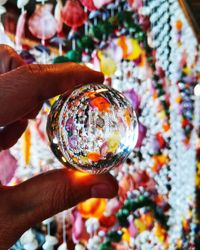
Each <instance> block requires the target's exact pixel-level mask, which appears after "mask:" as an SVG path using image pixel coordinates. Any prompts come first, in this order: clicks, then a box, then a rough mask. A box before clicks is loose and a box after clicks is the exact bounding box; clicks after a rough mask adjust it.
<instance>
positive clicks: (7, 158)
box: [0, 150, 17, 185]
mask: <svg viewBox="0 0 200 250" xmlns="http://www.w3.org/2000/svg"><path fill="white" fill-rule="evenodd" d="M16 169H17V160H16V159H15V157H14V156H12V155H11V153H10V152H9V150H5V151H2V152H0V184H1V185H7V184H8V183H9V182H10V181H11V179H12V178H13V177H14V174H15V171H16Z"/></svg>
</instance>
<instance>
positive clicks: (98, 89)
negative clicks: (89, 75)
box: [47, 84, 138, 174]
mask: <svg viewBox="0 0 200 250" xmlns="http://www.w3.org/2000/svg"><path fill="white" fill-rule="evenodd" d="M47 134H48V137H49V141H50V147H51V149H52V151H53V153H54V154H55V156H56V157H57V158H58V159H59V160H60V161H61V162H62V163H63V164H64V165H66V166H71V167H74V168H76V169H78V170H80V171H83V172H88V173H91V174H102V173H105V172H107V171H109V170H110V169H112V168H113V167H115V166H118V165H119V164H120V163H122V162H123V161H124V160H125V159H126V158H127V157H128V155H129V154H130V153H131V152H132V151H133V149H134V147H135V145H136V143H137V138H138V122H137V117H136V114H135V111H134V110H133V108H132V106H131V104H130V102H129V101H128V100H127V99H126V97H125V96H123V95H122V94H121V93H120V92H119V91H117V90H115V89H113V88H110V87H108V86H105V85H93V84H90V85H84V86H82V87H80V88H77V89H75V90H74V91H73V92H72V93H71V94H70V95H69V96H67V95H66V94H65V95H62V96H60V97H59V99H58V100H57V101H56V102H55V103H54V105H53V106H52V109H51V112H50V113H49V116H48V121H47Z"/></svg>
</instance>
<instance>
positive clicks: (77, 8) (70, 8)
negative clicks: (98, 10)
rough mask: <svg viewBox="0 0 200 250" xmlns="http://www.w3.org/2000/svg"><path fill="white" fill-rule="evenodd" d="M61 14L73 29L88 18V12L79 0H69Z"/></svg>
mask: <svg viewBox="0 0 200 250" xmlns="http://www.w3.org/2000/svg"><path fill="white" fill-rule="evenodd" d="M61 15H62V20H63V22H64V23H65V24H66V25H68V26H69V27H72V28H73V29H77V28H78V27H80V26H81V25H83V24H84V23H85V21H86V19H87V14H86V13H85V12H84V9H83V8H82V6H81V5H80V3H79V1H78V0H67V2H66V4H65V6H64V8H63V9H62V11H61Z"/></svg>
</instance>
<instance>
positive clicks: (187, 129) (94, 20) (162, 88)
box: [0, 0, 200, 250]
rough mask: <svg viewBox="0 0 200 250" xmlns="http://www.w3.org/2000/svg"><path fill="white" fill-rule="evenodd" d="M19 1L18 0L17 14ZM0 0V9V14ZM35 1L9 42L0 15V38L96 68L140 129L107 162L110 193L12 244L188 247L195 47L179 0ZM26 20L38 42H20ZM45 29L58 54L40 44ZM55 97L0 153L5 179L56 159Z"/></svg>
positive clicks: (191, 243) (198, 227)
mask: <svg viewBox="0 0 200 250" xmlns="http://www.w3.org/2000/svg"><path fill="white" fill-rule="evenodd" d="M22 2H23V1H22ZM26 2H27V1H24V2H23V3H21V2H20V1H19V3H18V7H19V8H21V9H22V13H24V12H23V11H24V6H25V8H26ZM3 4H4V1H3V3H1V1H0V11H1V10H2V11H1V12H0V14H1V13H2V15H7V13H4V12H5V11H4V12H3V10H4V5H3ZM35 4H37V7H36V9H35V12H34V13H33V14H32V15H31V17H29V18H27V17H26V18H25V16H20V18H21V21H20V20H19V21H20V22H18V30H17V31H18V32H17V36H16V38H17V39H16V40H15V41H16V43H14V42H12V41H11V40H10V39H8V36H7V34H6V33H5V31H4V29H3V25H2V24H1V23H0V25H1V26H0V32H1V33H2V34H3V36H1V35H0V39H2V37H3V39H4V40H3V41H4V43H12V44H13V46H15V47H16V49H17V50H18V51H19V53H20V54H21V56H22V58H24V60H25V61H26V62H27V63H43V62H45V63H46V62H47V63H63V62H77V63H85V64H86V65H87V66H88V67H91V68H93V69H96V70H101V71H102V72H103V73H104V74H105V85H107V86H110V87H113V88H115V89H117V90H119V91H120V92H122V93H123V94H124V95H125V96H126V97H127V98H128V99H129V101H130V103H131V104H132V106H133V109H134V110H135V111H136V115H137V117H138V127H139V136H138V140H137V143H136V147H135V149H134V150H133V152H132V153H131V154H130V156H129V157H128V159H127V160H126V162H125V163H123V164H121V165H120V166H118V168H115V169H113V170H111V173H112V174H113V175H114V176H115V177H116V178H117V180H118V182H119V186H120V189H119V194H118V197H116V198H114V199H112V200H105V199H90V200H88V201H85V202H83V203H81V204H79V205H78V206H77V207H75V208H73V209H71V210H69V211H65V212H63V213H62V214H58V215H56V216H54V217H53V218H51V219H49V221H45V222H43V223H42V224H41V226H40V228H39V229H38V227H37V228H33V229H31V230H30V231H28V232H26V233H25V235H23V236H22V237H21V239H20V240H19V241H18V242H17V243H16V244H15V246H13V248H11V249H40V248H41V246H42V247H43V249H53V247H55V246H56V247H57V249H70V250H71V249H76V250H84V249H88V250H112V249H116V250H119V249H120V250H122V249H124V250H128V249H130V250H140V249H147V250H148V249H149V250H150V249H154V250H167V249H169V250H174V249H187V250H193V249H197V247H199V245H200V242H199V236H198V235H199V233H200V224H199V221H200V220H199V214H198V211H200V210H199V207H198V206H199V202H197V201H198V200H199V197H200V195H199V194H200V174H199V167H200V142H199V141H200V132H199V131H200V110H199V107H200V99H199V95H198V92H199V91H198V89H199V88H198V86H199V82H200V51H199V46H198V42H197V39H196V37H195V35H194V33H193V30H192V28H191V27H190V25H189V23H188V21H187V19H186V18H185V16H184V13H183V11H182V9H181V7H180V5H179V3H178V0H168V1H165V0H156V1H155V0H137V1H133V0H128V1H127V0H115V1H110V0H104V1H95V0H90V1H84V0H81V1H79V0H67V1H64V5H62V3H61V2H60V1H59V0H58V1H56V7H55V6H54V7H55V11H54V12H53V9H52V7H50V5H49V3H46V1H41V3H39V5H38V1H36V2H35ZM2 6H3V8H2ZM69 10H70V11H69ZM3 13H4V14H3ZM41 13H44V14H41ZM53 13H54V15H53ZM21 15H23V14H21ZM46 20H49V21H47V22H46ZM41 22H42V24H41ZM20 23H21V24H20ZM27 23H28V24H29V29H30V31H31V32H32V34H33V35H34V36H36V37H38V38H39V39H41V40H42V45H41V44H38V45H37V46H34V47H31V46H29V45H27V44H26V40H24V39H23V37H24V35H25V32H23V31H24V30H23V27H25V26H26V25H25V24H27ZM50 23H51V25H50ZM35 24H36V25H35ZM38 24H39V25H38ZM40 24H41V25H40ZM44 24H45V25H44ZM48 24H49V25H48ZM23 25H24V26H23ZM66 26H68V28H66ZM20 29H21V30H20ZM1 33H0V34H1ZM50 38H51V40H50V41H49V42H50V43H54V44H56V46H58V48H59V54H56V53H55V52H53V51H52V50H51V48H50V47H49V46H46V44H47V43H46V42H45V41H44V40H49V39H50ZM64 44H67V46H68V47H69V49H68V50H65V48H63V45H64ZM55 100H56V98H55V99H51V100H48V101H47V102H46V103H45V105H44V107H43V109H42V111H41V112H40V114H39V115H38V117H37V118H36V120H35V121H32V122H31V123H30V125H29V128H28V130H27V131H26V132H25V134H24V135H23V137H22V139H21V140H20V141H19V142H18V143H17V144H16V145H15V146H14V147H13V148H11V149H10V151H7V152H4V153H3V155H0V171H1V173H4V180H3V181H4V183H8V182H9V185H15V184H17V183H19V182H22V181H24V180H26V179H27V178H31V177H32V176H33V175H36V174H39V173H41V172H44V171H48V170H49V169H54V168H60V167H62V166H61V163H59V162H58V161H57V160H56V159H55V157H54V156H53V154H52V152H51V150H50V149H49V147H48V139H47V135H46V133H45V127H46V122H47V115H48V112H49V111H50V108H51V106H52V104H53V103H54V101H55ZM40 152H43V153H42V155H41V154H40ZM16 159H17V160H16ZM9 161H11V162H12V167H10V168H9V169H8V170H9V173H6V170H5V169H6V166H7V164H8V162H9ZM16 161H17V162H16ZM30 246H31V248H30Z"/></svg>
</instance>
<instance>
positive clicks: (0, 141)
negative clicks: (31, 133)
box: [0, 45, 118, 250]
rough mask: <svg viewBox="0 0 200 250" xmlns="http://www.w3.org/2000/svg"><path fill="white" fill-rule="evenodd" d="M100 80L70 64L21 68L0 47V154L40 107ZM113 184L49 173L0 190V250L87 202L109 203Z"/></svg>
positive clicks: (68, 173)
mask: <svg viewBox="0 0 200 250" xmlns="http://www.w3.org/2000/svg"><path fill="white" fill-rule="evenodd" d="M102 81H103V75H102V74H101V73H98V72H95V71H92V70H90V69H89V68H87V67H85V66H81V65H78V64H74V63H66V64H59V65H25V64H24V62H23V60H22V59H21V58H20V57H19V56H18V55H17V54H16V52H15V51H14V50H13V49H11V48H10V47H8V46H3V45H0V107H1V108H0V126H2V127H4V128H3V129H2V130H0V150H4V149H7V148H9V147H11V146H12V145H14V144H15V143H16V142H17V140H18V139H19V137H20V136H21V135H22V133H23V132H24V131H25V129H26V127H27V124H28V119H33V118H35V117H36V115H37V113H38V112H39V110H40V109H41V107H42V104H43V102H44V101H45V100H46V99H48V98H50V97H53V96H56V95H58V94H61V93H63V92H66V91H71V90H73V89H74V88H75V87H76V86H77V85H80V84H87V83H101V82H102ZM117 190H118V185H117V182H116V180H115V179H114V178H113V177H112V176H111V175H110V174H103V175H97V176H96V175H87V174H82V173H78V172H76V171H73V170H70V169H67V168H65V169H60V170H53V171H49V172H47V173H44V174H42V175H39V176H36V177H34V178H32V179H30V180H28V181H25V182H24V183H22V184H20V185H18V186H15V187H4V186H0V249H1V250H6V249H8V248H9V247H11V246H12V245H13V244H14V243H15V241H16V240H17V239H18V238H19V237H20V236H21V234H22V233H23V232H24V231H26V230H27V229H28V228H30V227H32V226H34V225H35V224H36V223H38V222H40V221H42V220H44V219H46V218H48V217H51V216H52V215H54V214H56V213H58V212H61V211H62V210H65V209H68V208H70V207H73V206H75V205H76V204H77V203H79V202H81V201H84V200H86V199H89V198H92V197H96V198H99V197H101V198H112V197H113V196H115V195H116V194H117Z"/></svg>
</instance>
